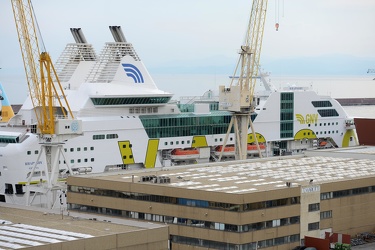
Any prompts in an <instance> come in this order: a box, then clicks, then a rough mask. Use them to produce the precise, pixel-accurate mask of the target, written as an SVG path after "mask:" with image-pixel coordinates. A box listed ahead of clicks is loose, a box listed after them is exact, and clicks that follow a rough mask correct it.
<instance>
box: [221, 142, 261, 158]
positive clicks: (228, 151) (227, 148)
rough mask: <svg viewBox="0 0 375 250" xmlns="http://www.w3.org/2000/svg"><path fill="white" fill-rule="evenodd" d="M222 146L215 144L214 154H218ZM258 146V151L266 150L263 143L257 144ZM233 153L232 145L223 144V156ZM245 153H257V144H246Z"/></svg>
mask: <svg viewBox="0 0 375 250" xmlns="http://www.w3.org/2000/svg"><path fill="white" fill-rule="evenodd" d="M222 148H223V146H217V147H216V149H215V155H216V156H219V155H220V152H221V149H222ZM259 148H260V152H265V151H266V146H265V145H264V144H259ZM234 153H235V148H234V145H228V146H225V148H224V151H223V156H231V155H234ZM247 153H248V154H257V153H258V149H257V145H253V144H247Z"/></svg>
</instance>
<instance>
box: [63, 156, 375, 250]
mask: <svg viewBox="0 0 375 250" xmlns="http://www.w3.org/2000/svg"><path fill="white" fill-rule="evenodd" d="M361 164H366V166H367V167H368V168H365V169H363V168H362V167H363V166H362V165H361ZM337 166H341V168H340V169H337ZM374 166H375V163H374V162H373V161H371V160H358V159H352V158H350V159H349V158H329V157H290V158H282V159H273V160H257V161H246V162H237V163H233V162H232V163H227V164H226V165H224V164H222V163H221V164H220V165H217V164H216V165H215V164H213V165H210V166H207V165H206V166H197V167H192V166H187V167H186V168H181V167H179V168H176V169H173V168H170V169H169V170H165V171H155V170H154V171H142V172H139V171H138V172H133V173H132V172H122V173H119V172H117V173H114V174H101V175H90V176H89V177H85V176H72V177H69V179H68V207H69V209H70V210H74V211H84V212H92V213H99V214H107V215H112V216H119V217H126V218H131V219H136V220H144V221H150V222H160V223H166V224H168V225H169V234H170V241H171V248H172V249H173V250H175V249H236V250H245V249H246V250H247V249H250V250H255V249H278V250H287V249H293V248H294V247H295V246H298V245H300V244H303V238H304V236H311V237H323V236H324V232H336V233H345V234H350V235H355V234H357V233H360V232H366V231H373V230H374V229H375V213H374V209H373V208H374V206H375V175H374V172H371V171H370V170H371V169H375V168H374ZM357 169H363V170H361V171H359V170H357ZM352 171H356V175H355V176H353V175H352Z"/></svg>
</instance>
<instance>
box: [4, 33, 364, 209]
mask: <svg viewBox="0 0 375 250" xmlns="http://www.w3.org/2000/svg"><path fill="white" fill-rule="evenodd" d="M110 29H111V31H112V34H113V37H114V40H115V41H114V42H108V43H106V44H105V46H104V48H103V49H102V51H101V53H100V54H99V55H97V54H96V52H95V50H94V49H93V47H92V46H91V45H90V44H88V43H87V42H86V40H85V38H84V36H83V34H82V33H81V31H80V29H72V32H73V35H74V38H75V41H76V43H71V44H68V45H67V46H66V48H65V50H64V52H63V53H62V55H61V56H60V58H59V59H58V61H57V63H56V64H55V66H56V68H57V70H58V72H59V73H58V74H59V77H60V81H61V83H62V84H63V86H64V88H65V94H66V96H67V99H68V102H69V104H70V108H71V110H72V111H73V113H74V116H75V117H76V118H77V119H79V120H81V121H82V129H83V135H81V136H78V137H76V138H73V139H70V140H68V141H66V143H65V145H64V152H65V157H66V158H65V159H66V161H65V160H61V162H60V173H61V178H64V176H65V175H66V171H65V170H66V169H67V167H66V163H68V164H69V165H70V167H71V168H72V169H73V171H74V173H75V174H87V173H89V172H92V173H98V172H106V171H126V169H135V168H162V167H165V166H173V165H179V164H193V163H208V162H211V161H217V160H218V152H219V151H220V150H221V146H222V145H223V141H224V138H225V134H226V131H227V128H228V125H229V122H230V118H231V114H230V113H229V112H226V111H219V110H218V106H219V105H218V98H217V97H216V95H215V94H214V92H211V91H208V92H206V93H205V94H204V95H203V96H201V97H199V98H193V99H189V100H187V99H183V100H182V101H180V102H176V101H175V102H173V101H171V98H172V96H173V95H172V94H171V93H167V92H164V91H162V90H159V89H158V88H157V86H156V84H155V83H154V81H153V79H152V77H151V76H150V74H149V73H148V71H147V69H146V67H145V66H144V64H143V62H142V61H141V59H140V58H139V56H138V55H137V53H136V51H135V50H134V48H133V46H132V44H131V43H128V42H127V41H126V39H125V37H124V36H123V34H122V32H121V29H120V28H119V27H117V26H111V27H110ZM260 85H262V86H263V87H266V88H265V90H264V91H263V92H258V96H257V108H256V110H255V111H256V113H255V114H253V115H252V119H253V123H254V127H255V130H256V135H257V137H258V141H259V142H260V145H261V150H262V154H263V156H264V157H270V156H280V155H290V154H298V153H301V152H303V151H304V150H312V149H317V148H320V147H346V146H352V145H356V144H357V138H356V134H355V132H354V125H353V123H352V120H351V119H350V118H349V117H348V116H347V114H346V113H345V111H344V110H343V108H342V107H341V106H340V104H339V103H338V102H337V101H336V100H334V99H332V98H331V97H329V96H319V95H317V94H316V93H315V92H313V91H309V90H307V89H304V88H289V89H286V90H283V91H275V90H272V89H271V88H270V87H269V86H268V83H267V81H265V80H264V79H263V81H260V82H259V86H260ZM33 109H34V108H33V106H32V103H31V100H30V99H27V100H26V101H25V103H24V104H23V106H22V108H21V109H20V111H19V112H18V113H17V114H16V115H15V116H14V117H13V118H11V119H10V121H9V122H7V123H3V125H2V127H0V202H11V203H23V202H24V197H23V196H24V192H25V189H24V188H25V187H24V185H25V184H26V181H27V178H28V177H29V176H30V174H31V172H32V171H31V170H32V168H33V167H34V165H35V164H36V168H35V172H34V173H33V176H32V179H31V184H33V185H39V184H41V183H43V182H44V180H45V166H46V160H45V157H44V156H43V155H42V156H41V158H40V160H39V161H38V162H36V161H37V158H38V155H39V152H40V145H39V141H38V138H37V134H36V133H34V131H35V126H36V117H35V114H34V110H33ZM234 140H235V137H234V134H231V135H230V136H229V139H228V143H227V144H228V146H227V147H226V148H225V149H224V151H223V158H222V159H224V160H229V159H233V155H234V151H233V146H232V145H233V144H234ZM253 143H254V138H253V136H252V133H251V131H250V130H249V135H248V156H249V157H257V156H258V155H257V154H258V151H257V150H255V149H254V145H253ZM64 169H65V170H64Z"/></svg>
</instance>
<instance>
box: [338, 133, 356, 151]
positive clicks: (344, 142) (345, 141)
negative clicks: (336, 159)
mask: <svg viewBox="0 0 375 250" xmlns="http://www.w3.org/2000/svg"><path fill="white" fill-rule="evenodd" d="M350 137H353V138H354V140H355V142H356V143H355V144H356V145H358V139H357V136H356V135H355V133H354V130H352V129H350V130H347V131H346V133H345V135H344V137H343V138H342V147H343V148H345V147H349V143H350Z"/></svg>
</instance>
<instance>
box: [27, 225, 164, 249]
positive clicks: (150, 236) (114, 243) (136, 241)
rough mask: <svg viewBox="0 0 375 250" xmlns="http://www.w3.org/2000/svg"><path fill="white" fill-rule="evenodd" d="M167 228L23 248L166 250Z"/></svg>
mask: <svg viewBox="0 0 375 250" xmlns="http://www.w3.org/2000/svg"><path fill="white" fill-rule="evenodd" d="M168 238H169V235H168V228H167V227H161V228H156V229H147V230H146V229H141V230H139V231H135V232H125V233H118V234H111V235H106V236H99V237H93V238H86V239H82V240H74V241H67V242H61V243H55V244H47V245H43V246H37V247H28V248H24V249H27V250H71V249H90V250H115V249H116V250H167V249H169V248H168Z"/></svg>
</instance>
